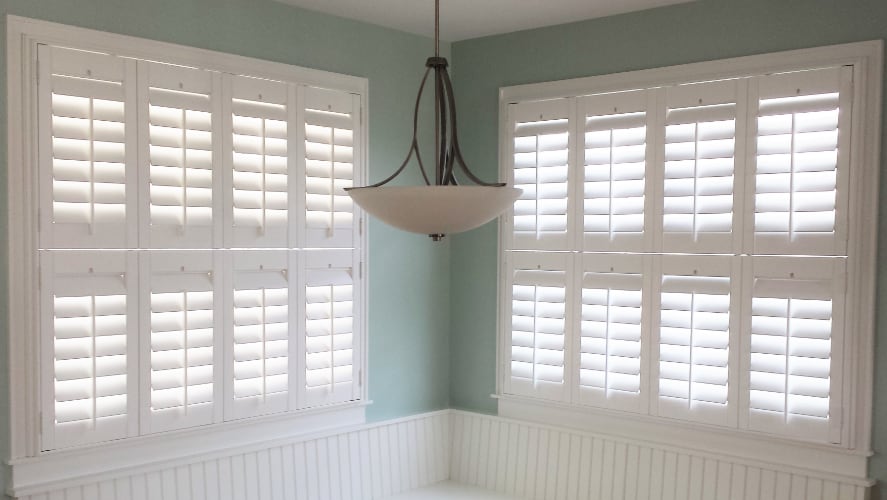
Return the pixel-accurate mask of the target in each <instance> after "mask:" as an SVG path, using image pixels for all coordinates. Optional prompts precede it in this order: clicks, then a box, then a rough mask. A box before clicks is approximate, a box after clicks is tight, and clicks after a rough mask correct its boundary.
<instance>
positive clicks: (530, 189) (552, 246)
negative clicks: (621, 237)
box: [509, 99, 571, 250]
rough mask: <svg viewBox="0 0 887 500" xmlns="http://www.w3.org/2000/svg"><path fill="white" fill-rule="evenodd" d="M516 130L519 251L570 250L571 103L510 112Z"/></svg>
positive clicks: (534, 104)
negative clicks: (518, 189)
mask: <svg viewBox="0 0 887 500" xmlns="http://www.w3.org/2000/svg"><path fill="white" fill-rule="evenodd" d="M509 110H510V112H511V127H512V140H513V143H512V148H513V149H512V151H513V155H512V162H513V164H512V165H513V167H514V168H513V175H514V187H516V188H520V189H523V193H522V194H521V196H520V198H518V199H517V201H515V202H514V219H513V231H514V233H513V242H512V248H513V249H516V250H528V249H538V250H563V249H566V248H567V247H568V242H569V239H568V231H567V228H568V227H569V219H570V218H571V216H570V215H568V212H569V211H568V204H569V194H568V193H569V188H568V177H569V157H570V155H569V142H570V126H571V124H570V119H569V117H570V111H569V101H568V100H566V99H558V100H554V101H539V102H531V103H523V104H513V105H511V106H510V107H509Z"/></svg>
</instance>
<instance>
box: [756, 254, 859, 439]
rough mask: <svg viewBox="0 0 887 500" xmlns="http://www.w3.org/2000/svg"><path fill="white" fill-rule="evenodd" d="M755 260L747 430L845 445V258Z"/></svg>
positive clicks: (775, 258) (773, 258) (768, 258)
mask: <svg viewBox="0 0 887 500" xmlns="http://www.w3.org/2000/svg"><path fill="white" fill-rule="evenodd" d="M751 261H752V267H753V269H752V270H751V279H752V287H751V290H750V295H751V305H750V307H751V320H750V321H751V324H750V330H751V339H750V351H749V357H748V370H749V372H750V373H749V382H748V384H749V391H748V414H747V419H748V420H747V423H748V427H749V428H750V429H753V430H757V431H761V432H767V433H776V434H780V435H787V436H794V437H798V438H802V439H810V440H815V441H821V442H833V443H838V442H840V437H841V433H840V431H841V397H840V389H841V378H840V374H841V362H840V360H841V350H842V348H843V344H842V333H841V325H842V324H843V320H844V318H843V316H844V314H843V308H844V305H843V300H842V296H843V293H844V286H845V263H844V259H838V258H816V257H809V258H797V257H795V258H786V257H753V258H751Z"/></svg>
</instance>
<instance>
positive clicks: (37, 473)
mask: <svg viewBox="0 0 887 500" xmlns="http://www.w3.org/2000/svg"><path fill="white" fill-rule="evenodd" d="M369 404H370V403H369V402H359V401H358V402H350V403H345V404H341V405H334V406H327V407H322V408H313V409H309V410H302V411H299V412H295V413H287V414H280V415H273V416H263V417H257V418H253V419H245V420H238V421H234V422H225V423H221V424H214V425H209V426H204V427H200V428H192V429H185V430H180V431H172V432H165V433H159V434H154V435H149V436H140V437H135V438H129V439H125V440H118V441H111V442H106V443H101V444H96V445H90V446H88V447H80V448H72V449H64V450H54V451H47V452H42V453H41V454H40V455H39V456H36V457H28V458H21V459H14V460H11V461H10V462H9V466H10V467H9V469H10V476H11V480H10V481H9V483H8V488H7V493H8V494H9V495H11V496H13V497H19V496H26V495H29V494H31V493H33V492H38V491H43V490H45V489H46V487H48V486H52V487H53V488H54V489H59V488H64V487H66V485H67V484H69V483H70V484H72V485H73V484H74V482H75V481H76V483H77V484H80V483H82V482H83V480H84V479H85V478H94V479H100V478H103V477H108V476H112V475H113V474H114V473H116V472H119V471H121V470H127V471H131V472H134V471H138V470H139V469H149V468H153V467H155V466H156V465H157V464H163V465H164V466H171V465H176V464H177V463H179V462H190V461H194V459H195V458H198V457H199V458H213V457H219V456H226V455H231V454H235V453H243V452H248V451H251V450H258V449H262V448H267V447H269V446H274V445H280V444H286V443H290V442H298V441H303V440H306V439H313V438H318V437H324V436H325V435H327V434H336V433H340V432H342V431H343V430H347V428H349V427H353V426H358V425H361V424H364V423H365V422H366V415H365V413H366V406H367V405H369Z"/></svg>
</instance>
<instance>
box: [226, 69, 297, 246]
mask: <svg viewBox="0 0 887 500" xmlns="http://www.w3.org/2000/svg"><path fill="white" fill-rule="evenodd" d="M227 81H228V82H229V93H230V117H231V138H230V139H231V153H230V154H231V156H230V158H231V169H230V172H228V171H227V170H226V172H225V173H226V175H230V176H231V180H230V184H229V185H230V188H226V189H228V194H229V195H230V197H231V198H230V201H229V202H228V203H227V204H226V210H229V214H230V215H231V217H232V218H231V220H230V222H229V225H228V226H227V228H226V230H227V231H228V232H229V236H228V244H229V245H230V246H232V247H239V248H248V247H277V248H287V247H288V246H289V237H290V236H289V232H288V221H289V214H288V200H289V195H288V193H289V188H290V179H289V162H288V154H289V153H291V151H290V148H289V144H288V136H287V133H288V120H289V114H288V113H289V110H290V107H291V106H292V103H291V102H290V93H289V87H288V86H287V84H285V83H282V82H276V81H271V80H260V79H258V78H249V77H245V76H228V79H227ZM226 117H227V115H226Z"/></svg>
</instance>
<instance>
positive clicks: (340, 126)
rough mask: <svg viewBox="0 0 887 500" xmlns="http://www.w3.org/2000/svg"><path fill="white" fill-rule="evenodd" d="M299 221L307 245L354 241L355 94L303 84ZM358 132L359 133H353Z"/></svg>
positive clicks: (338, 244)
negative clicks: (302, 207)
mask: <svg viewBox="0 0 887 500" xmlns="http://www.w3.org/2000/svg"><path fill="white" fill-rule="evenodd" d="M304 102H305V109H304V113H305V220H306V228H307V245H306V246H307V247H309V248H316V247H345V248H351V247H353V245H354V238H355V229H356V225H355V223H354V220H355V206H354V204H353V202H352V201H351V197H350V196H348V194H347V193H346V192H345V189H346V188H350V187H352V186H354V181H355V167H354V165H355V161H356V160H357V159H359V154H358V153H359V151H356V150H355V149H356V144H357V143H356V142H355V134H356V133H358V134H359V130H360V129H359V118H360V117H359V114H358V113H357V110H359V109H360V97H359V96H356V95H353V94H349V93H347V92H339V91H333V90H326V89H318V88H314V87H307V88H305V92H304ZM358 137H359V136H358Z"/></svg>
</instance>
